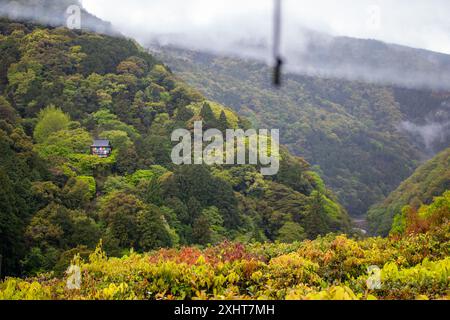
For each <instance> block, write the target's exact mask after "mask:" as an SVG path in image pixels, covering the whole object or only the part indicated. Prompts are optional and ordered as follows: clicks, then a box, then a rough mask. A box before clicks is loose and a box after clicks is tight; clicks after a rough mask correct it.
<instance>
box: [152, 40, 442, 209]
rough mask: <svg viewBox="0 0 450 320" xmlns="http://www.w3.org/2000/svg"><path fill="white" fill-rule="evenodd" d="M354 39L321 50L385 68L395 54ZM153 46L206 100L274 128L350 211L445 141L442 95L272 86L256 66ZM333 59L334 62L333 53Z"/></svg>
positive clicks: (335, 83)
mask: <svg viewBox="0 0 450 320" xmlns="http://www.w3.org/2000/svg"><path fill="white" fill-rule="evenodd" d="M338 42H339V41H337V40H336V42H334V45H335V46H337V45H338ZM347 42H349V43H352V42H351V41H350V40H349V39H347ZM360 42H361V43H359V42H358V43H359V44H358V45H357V46H356V48H358V49H357V50H353V51H352V50H351V48H353V47H352V45H350V44H348V45H341V46H339V50H338V51H335V50H330V51H329V52H328V51H323V52H322V53H323V54H327V53H328V54H330V55H333V54H336V55H337V56H339V58H340V57H342V56H343V55H344V52H345V50H347V51H348V52H347V54H345V56H347V55H348V56H349V57H352V56H353V55H354V54H356V55H357V56H358V57H357V59H356V60H355V61H360V60H361V59H362V56H363V53H364V52H365V53H366V55H365V56H367V57H370V59H371V60H370V61H372V60H373V61H372V62H370V63H375V62H376V61H378V63H379V64H380V65H383V66H384V65H385V64H384V61H385V60H389V58H390V57H391V56H390V55H389V53H392V51H394V52H396V50H394V49H392V50H391V49H389V47H388V46H387V45H381V44H379V46H382V47H383V48H382V50H380V51H377V53H376V55H373V52H372V51H370V50H367V49H368V48H370V45H368V47H367V46H364V45H363V41H360ZM322 49H323V48H322ZM322 49H321V50H322ZM158 50H159V51H160V52H159V57H160V58H161V59H163V61H165V62H166V63H167V64H168V65H169V66H170V67H171V68H172V69H173V70H174V71H176V72H177V74H179V75H180V77H181V78H183V79H184V80H185V81H187V82H188V83H189V84H191V85H192V86H194V87H195V88H197V89H198V90H200V91H201V92H202V93H204V94H205V95H206V96H207V97H208V98H210V99H214V100H216V101H219V102H221V103H224V104H226V105H228V106H231V107H232V108H233V109H234V110H236V111H237V112H238V113H239V114H240V115H243V116H245V117H247V118H248V119H250V120H251V121H252V123H253V125H254V126H260V127H264V128H265V127H269V128H279V129H280V133H281V141H282V143H283V144H285V145H286V146H287V147H288V148H289V149H290V150H291V151H292V152H293V153H294V154H296V155H301V156H302V157H304V158H305V159H306V160H307V161H308V162H310V163H311V164H312V165H313V166H314V169H315V170H316V171H317V172H319V173H320V174H321V175H322V176H323V178H324V179H325V182H326V183H327V185H329V186H330V187H331V188H332V190H333V191H334V192H335V193H336V194H337V195H338V197H339V200H340V201H341V203H342V204H343V205H344V206H345V208H346V209H347V210H348V212H349V213H350V214H351V215H354V216H359V215H364V214H366V212H367V210H368V209H369V207H370V206H372V205H373V204H375V203H377V202H379V201H382V200H384V198H385V197H386V196H388V195H389V194H390V192H392V191H393V190H395V189H396V188H397V187H398V185H399V184H400V183H401V182H402V181H403V180H405V179H406V178H408V177H409V176H410V175H411V174H412V173H413V172H414V170H415V169H416V168H417V167H418V166H419V164H420V163H421V162H422V161H423V160H424V159H426V158H429V157H430V156H433V155H435V154H436V152H439V151H442V150H443V149H445V148H448V147H449V146H450V109H449V108H448V106H449V105H450V95H449V94H448V92H447V93H446V92H434V91H432V90H417V89H403V88H395V87H389V86H379V85H375V84H368V83H363V82H358V81H346V80H341V79H336V78H319V77H312V76H301V75H294V74H285V75H284V76H283V85H282V86H281V88H279V89H275V88H273V87H272V86H271V85H270V83H271V75H272V70H271V69H270V68H268V67H267V66H265V65H264V64H261V63H258V62H255V61H252V60H242V59H238V58H225V57H220V56H217V55H213V54H207V53H202V52H193V51H188V50H181V49H176V48H172V47H163V48H158ZM411 50H412V49H411ZM411 50H410V52H411V55H412V51H411ZM406 52H407V51H404V50H403V51H402V55H404V54H406ZM423 55H424V54H423V53H422V52H421V53H420V54H418V55H417V59H419V57H420V56H423ZM311 56H314V55H312V54H311ZM392 56H396V54H394V53H393V54H392ZM319 58H320V59H324V61H328V60H327V57H325V56H323V55H321V56H317V57H316V59H319ZM345 59H347V58H345ZM396 59H397V58H396ZM411 59H412V58H411ZM444 60H445V59H444ZM447 60H448V59H447ZM332 61H334V62H332V63H331V62H330V63H331V64H335V65H336V64H337V61H338V59H337V57H334V58H333V59H332ZM346 61H347V60H346ZM418 61H421V60H420V59H419V60H418ZM304 63H306V62H304ZM354 64H357V63H356V62H354ZM362 64H363V63H362V62H361V65H362ZM344 65H347V64H344ZM416 65H420V66H422V64H420V63H419V62H417V64H414V63H411V64H409V66H410V67H411V68H412V69H414V68H415V66H416ZM425 65H426V64H425ZM322 67H324V65H322ZM418 68H419V67H418ZM433 70H436V69H433ZM422 71H423V70H422ZM411 72H413V71H411ZM400 74H402V75H403V73H400ZM430 74H433V73H432V72H431V73H430Z"/></svg>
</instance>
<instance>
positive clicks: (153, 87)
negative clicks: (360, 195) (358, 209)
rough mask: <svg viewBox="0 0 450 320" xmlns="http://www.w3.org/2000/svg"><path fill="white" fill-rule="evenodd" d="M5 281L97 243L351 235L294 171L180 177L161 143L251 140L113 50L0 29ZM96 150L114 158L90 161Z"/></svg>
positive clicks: (119, 247)
mask: <svg viewBox="0 0 450 320" xmlns="http://www.w3.org/2000/svg"><path fill="white" fill-rule="evenodd" d="M0 70H2V72H1V73H0V114H1V119H0V148H1V153H0V159H1V161H0V185H1V186H2V187H1V188H0V200H1V201H0V255H2V257H3V263H2V274H3V275H4V274H19V273H26V274H34V273H36V272H40V271H47V270H54V271H56V272H61V271H63V270H65V268H66V267H67V265H68V263H69V262H70V260H71V259H72V258H73V256H74V254H76V253H80V254H81V255H86V254H87V252H90V250H91V249H93V248H95V246H96V245H97V243H98V242H99V240H100V239H103V245H104V248H105V250H106V251H107V252H108V254H110V255H118V256H120V255H122V254H123V253H124V252H127V250H129V249H130V248H133V249H134V250H137V251H149V250H152V249H157V248H161V247H172V246H178V245H189V244H199V245H207V244H210V243H211V244H214V243H218V242H221V241H223V240H224V239H232V240H235V239H238V240H239V239H240V240H242V241H246V242H251V241H257V240H258V241H266V240H269V241H275V240H279V241H286V242H292V241H296V240H301V239H305V238H315V237H317V236H318V235H320V234H326V233H329V232H333V231H347V230H349V226H350V224H349V218H348V216H347V213H346V211H345V210H344V209H343V208H342V207H341V206H340V205H339V204H338V203H337V201H336V199H335V197H334V196H333V194H332V193H331V192H329V191H328V190H327V189H326V187H325V186H324V183H323V181H322V180H321V178H320V177H319V175H318V174H316V173H315V172H312V170H311V168H310V166H309V164H308V163H307V162H306V161H305V160H303V159H302V158H298V157H294V156H292V155H290V154H289V152H288V151H287V150H286V149H285V148H282V150H281V155H280V158H281V166H280V171H279V173H278V174H277V175H276V176H273V177H264V176H262V175H261V173H260V171H259V168H258V167H257V166H214V167H209V166H176V165H174V164H173V163H172V161H171V159H170V153H171V149H172V145H173V143H172V142H171V140H170V137H171V133H172V131H173V130H174V129H177V128H187V129H192V123H193V121H194V120H203V122H204V124H205V127H218V128H222V129H225V128H237V127H241V128H244V129H246V128H249V125H250V124H249V122H248V121H246V120H245V119H244V118H240V117H238V116H237V115H236V114H235V113H234V112H233V111H231V110H230V109H228V108H226V107H224V106H222V105H220V104H218V103H215V102H213V101H208V100H206V99H205V98H204V97H203V96H202V95H201V94H199V93H198V92H196V91H195V90H193V89H192V88H190V87H188V86H187V85H185V84H184V83H183V82H181V81H180V80H178V79H177V78H176V77H175V75H174V74H172V72H171V71H170V70H169V69H168V68H167V67H165V66H164V65H163V64H162V63H160V62H159V61H158V60H156V59H155V58H154V57H152V56H151V55H149V54H148V53H146V52H145V51H144V49H142V48H141V47H139V46H138V45H137V44H136V43H135V42H134V41H132V40H129V39H126V38H123V37H111V36H107V35H99V34H95V33H90V32H85V31H71V30H69V29H66V28H60V27H50V26H42V25H37V24H32V23H29V22H27V23H20V22H12V21H10V20H7V19H2V20H0ZM96 138H106V139H109V140H110V141H111V143H112V145H113V148H114V149H113V154H112V156H111V157H108V158H99V157H97V156H95V155H91V154H90V146H91V144H92V141H93V139H96Z"/></svg>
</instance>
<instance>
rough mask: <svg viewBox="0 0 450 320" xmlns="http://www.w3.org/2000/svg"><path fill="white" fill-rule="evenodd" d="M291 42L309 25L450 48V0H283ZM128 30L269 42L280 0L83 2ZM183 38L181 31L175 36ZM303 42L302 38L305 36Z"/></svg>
mask: <svg viewBox="0 0 450 320" xmlns="http://www.w3.org/2000/svg"><path fill="white" fill-rule="evenodd" d="M283 1H284V2H283V3H284V4H283V8H284V20H283V21H284V33H283V35H284V36H283V39H284V42H285V43H286V42H288V43H289V42H292V41H295V40H296V39H297V38H298V33H299V30H300V29H301V27H307V28H311V29H315V30H318V31H322V32H326V33H329V34H332V35H345V36H351V37H358V38H371V39H378V40H383V41H387V42H392V43H398V44H403V45H408V46H412V47H417V48H424V49H429V50H433V51H438V52H443V53H449V54H450V1H448V0H283ZM82 2H83V5H84V7H85V8H86V9H87V10H88V11H90V12H91V13H93V14H95V15H97V16H98V17H100V18H102V19H105V20H108V21H110V22H112V23H113V24H114V25H115V26H116V27H117V28H118V29H119V30H120V31H122V32H123V33H125V34H126V35H129V36H133V37H135V38H137V39H138V40H139V41H141V42H143V41H147V40H148V38H149V37H150V35H170V36H171V38H170V39H171V41H172V42H175V44H180V45H186V44H193V45H194V47H196V48H208V47H211V46H215V47H218V48H219V49H220V47H223V49H227V47H228V46H231V45H234V46H235V45H236V44H237V43H239V42H241V41H242V40H246V41H249V40H251V41H253V42H255V43H258V42H259V43H261V44H269V43H270V39H271V33H272V31H271V30H272V26H271V23H272V15H273V13H272V7H273V0H126V1H124V0H82ZM174 36H176V37H174ZM297 40H298V39H297Z"/></svg>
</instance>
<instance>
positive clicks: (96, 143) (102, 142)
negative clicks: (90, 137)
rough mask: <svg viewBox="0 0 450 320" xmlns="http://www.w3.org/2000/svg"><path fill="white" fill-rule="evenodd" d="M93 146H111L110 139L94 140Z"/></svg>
mask: <svg viewBox="0 0 450 320" xmlns="http://www.w3.org/2000/svg"><path fill="white" fill-rule="evenodd" d="M92 146H93V147H110V146H111V144H110V143H109V140H94V142H93V143H92Z"/></svg>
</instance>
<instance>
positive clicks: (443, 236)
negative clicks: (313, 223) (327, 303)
mask: <svg viewBox="0 0 450 320" xmlns="http://www.w3.org/2000/svg"><path fill="white" fill-rule="evenodd" d="M422 211H423V212H427V214H426V215H425V216H423V222H425V223H426V225H427V228H423V229H421V230H420V231H419V230H418V229H415V228H414V220H407V221H406V227H407V229H405V231H404V232H403V233H399V234H397V235H396V236H395V237H392V238H386V239H382V238H368V239H365V240H359V241H357V240H352V239H349V238H347V237H346V236H332V235H329V236H326V237H323V238H322V237H321V238H318V239H316V240H314V241H306V242H300V243H299V242H297V243H293V244H249V245H242V244H238V243H227V242H225V243H222V244H220V245H218V246H215V247H210V248H207V249H204V250H199V249H197V248H195V247H188V248H182V249H180V250H174V249H171V250H159V251H155V252H151V253H149V254H145V255H140V254H136V253H130V254H129V255H127V256H124V257H122V258H120V259H118V258H107V257H106V255H105V253H104V252H103V251H102V250H101V247H98V248H97V249H96V250H95V252H93V253H92V254H91V255H90V256H89V257H88V258H86V260H82V259H81V257H79V256H78V257H75V258H74V260H73V261H72V263H73V270H76V268H77V267H78V268H79V272H80V275H81V282H77V280H75V281H74V279H73V276H74V274H73V272H70V273H69V274H68V275H67V276H66V277H63V278H56V279H55V278H53V277H52V275H41V276H39V277H36V278H30V279H27V280H19V279H8V280H6V281H5V282H4V283H3V284H0V299H107V300H109V299H146V300H147V299H151V300H155V299H157V300H174V299H187V300H191V299H201V300H205V299H219V300H222V299H252V300H253V299H289V300H303V299H304V300H317V299H326V300H330V299H336V300H356V299H370V300H373V299H408V300H409V299H421V300H424V299H448V298H449V297H450V296H449V294H450V292H449V285H450V283H449V279H450V258H449V256H448V250H449V249H450V248H449V234H450V229H449V228H450V224H449V217H450V192H447V193H446V194H445V195H444V196H443V197H440V198H436V200H435V201H434V202H433V203H432V204H431V205H430V206H424V207H422ZM410 223H412V224H411V225H410ZM406 230H407V231H406ZM369 267H370V269H369ZM368 270H375V272H374V273H369V272H368ZM73 284H74V285H76V287H75V288H72V289H70V288H71V287H68V286H69V285H73ZM78 285H79V287H78Z"/></svg>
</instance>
